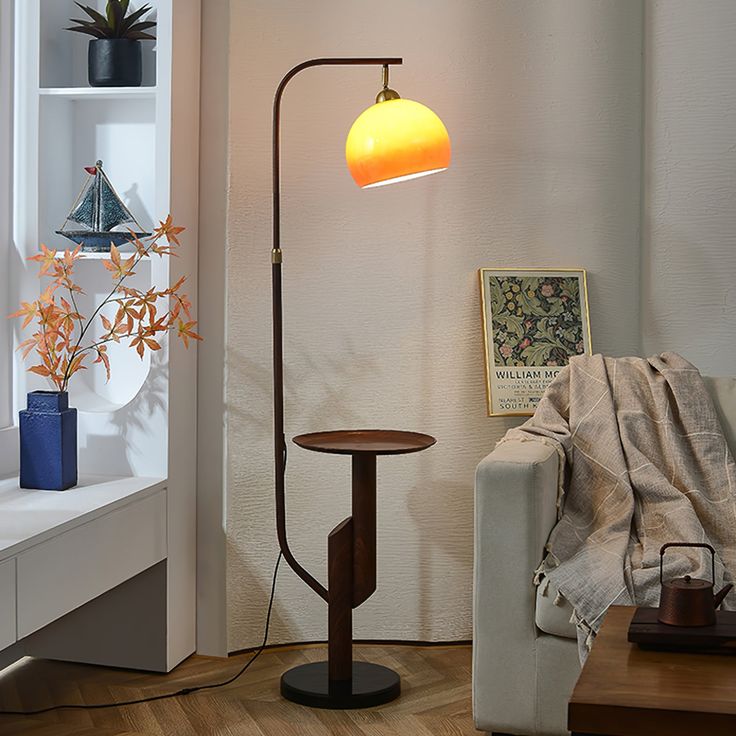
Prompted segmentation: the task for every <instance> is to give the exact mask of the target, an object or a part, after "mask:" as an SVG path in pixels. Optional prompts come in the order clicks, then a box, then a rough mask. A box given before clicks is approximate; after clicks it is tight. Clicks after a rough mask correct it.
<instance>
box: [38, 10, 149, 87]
mask: <svg viewBox="0 0 736 736" xmlns="http://www.w3.org/2000/svg"><path fill="white" fill-rule="evenodd" d="M82 4H83V5H89V6H90V7H91V8H94V9H95V10H98V11H100V12H101V13H102V14H103V15H104V14H105V6H106V4H107V3H106V0H85V1H84V2H83V3H82ZM151 4H152V5H153V6H154V8H153V10H152V11H151V12H150V13H149V14H148V15H147V16H146V20H149V19H150V20H156V19H157V10H156V7H155V5H156V3H151ZM142 5H143V3H141V2H131V3H130V8H131V11H132V10H136V9H137V8H139V7H141V6H142ZM71 18H84V19H86V18H87V16H86V14H85V13H83V12H82V11H81V10H80V9H79V8H78V7H77V6H76V5H74V3H73V2H71V0H45V2H44V3H43V4H42V6H41V23H40V34H41V36H40V47H41V48H40V51H41V55H40V68H39V77H40V78H39V80H38V84H39V87H87V88H89V81H88V79H87V48H88V47H89V42H90V41H91V40H93V39H92V37H91V36H87V35H86V34H82V33H74V32H71V31H66V30H64V29H65V28H68V27H69V26H70V25H71V24H70V22H69V21H70V20H71ZM154 35H155V29H154ZM142 46H143V82H142V86H143V87H153V86H155V85H156V41H143V43H142ZM97 89H100V88H97ZM105 89H115V88H114V87H107V88H105Z"/></svg>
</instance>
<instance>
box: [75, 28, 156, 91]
mask: <svg viewBox="0 0 736 736" xmlns="http://www.w3.org/2000/svg"><path fill="white" fill-rule="evenodd" d="M87 59H88V63H89V83H90V85H91V86H92V87H140V86H141V79H142V77H143V61H142V59H143V55H142V53H141V42H140V41H136V40H133V39H128V38H98V39H96V40H94V41H90V42H89V51H88V54H87Z"/></svg>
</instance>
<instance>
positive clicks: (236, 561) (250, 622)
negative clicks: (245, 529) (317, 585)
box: [226, 536, 299, 654]
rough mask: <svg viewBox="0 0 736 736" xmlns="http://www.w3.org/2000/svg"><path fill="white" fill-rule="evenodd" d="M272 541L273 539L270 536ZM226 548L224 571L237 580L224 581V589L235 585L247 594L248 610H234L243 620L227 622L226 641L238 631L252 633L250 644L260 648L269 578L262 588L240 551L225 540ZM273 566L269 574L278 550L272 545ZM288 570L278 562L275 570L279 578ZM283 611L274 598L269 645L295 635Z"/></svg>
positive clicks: (296, 629)
mask: <svg viewBox="0 0 736 736" xmlns="http://www.w3.org/2000/svg"><path fill="white" fill-rule="evenodd" d="M274 539H275V536H274ZM226 544H227V559H228V570H230V571H233V570H235V571H237V575H238V578H237V580H233V581H228V587H230V584H231V583H232V585H237V586H238V587H241V588H246V589H247V590H248V596H247V600H248V601H249V606H248V608H245V609H244V608H240V607H238V608H237V609H236V610H238V612H239V613H240V614H241V616H243V618H242V619H239V618H234V619H232V620H230V621H229V622H228V630H229V636H228V639H230V638H231V637H232V636H237V633H236V632H238V631H247V632H250V631H254V632H255V634H254V636H253V639H254V641H255V640H257V644H258V645H260V644H261V642H262V641H263V634H264V633H265V630H266V613H267V606H268V599H269V596H270V595H271V587H270V586H271V577H270V576H269V578H268V581H267V583H266V584H264V581H265V578H264V579H263V580H262V579H261V578H260V577H259V576H258V574H257V571H255V570H254V568H253V567H251V566H250V565H249V564H248V560H247V558H246V556H245V554H244V551H243V550H241V549H239V548H238V546H237V544H234V543H233V541H232V540H231V539H227V540H226ZM273 550H274V551H273V566H272V567H271V573H273V567H274V566H275V565H276V558H277V556H278V547H276V546H275V545H274V548H273ZM289 572H290V571H289V566H288V565H287V564H286V562H284V561H283V560H281V565H280V566H279V578H280V577H281V576H283V575H285V574H289ZM278 590H279V581H278V579H277V581H276V591H277V592H278ZM287 610H288V609H287V607H286V606H284V605H282V604H281V603H280V602H279V599H278V595H276V596H275V597H274V603H273V609H272V611H271V623H270V626H269V641H282V640H283V639H284V636H285V635H286V638H288V634H289V633H291V632H294V631H298V629H299V627H298V625H297V623H296V621H295V619H293V618H291V617H289V616H288V615H287V613H286V611H287ZM227 646H228V650H230V641H228V643H227ZM236 651H238V650H234V651H228V654H234V653H236Z"/></svg>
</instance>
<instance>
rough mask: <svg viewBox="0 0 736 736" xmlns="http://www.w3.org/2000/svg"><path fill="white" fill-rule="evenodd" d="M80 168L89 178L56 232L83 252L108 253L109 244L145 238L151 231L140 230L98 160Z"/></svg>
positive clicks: (117, 244) (138, 224)
mask: <svg viewBox="0 0 736 736" xmlns="http://www.w3.org/2000/svg"><path fill="white" fill-rule="evenodd" d="M84 170H85V171H86V172H87V173H88V174H89V177H90V178H89V180H88V181H87V182H86V184H85V185H84V186H83V187H82V191H81V192H80V193H79V196H78V197H77V201H76V202H75V203H74V205H73V206H72V209H71V212H69V214H68V215H67V217H66V220H64V224H63V225H62V226H61V229H60V230H57V231H56V232H57V234H58V235H63V236H64V237H65V238H68V239H69V240H71V241H72V242H74V243H77V244H78V245H81V246H82V251H83V252H86V253H109V251H110V244H111V243H114V244H115V246H116V247H119V246H121V245H123V244H124V243H128V242H130V240H131V239H132V238H133V237H134V236H135V237H136V238H145V237H148V236H149V235H150V234H151V233H146V232H142V230H143V228H142V227H141V225H140V223H139V222H138V220H136V219H135V217H133V215H132V214H131V212H130V210H129V209H128V208H127V207H126V206H125V204H123V200H122V199H120V197H119V196H118V193H117V192H116V191H115V189H114V187H113V186H112V184H110V180H109V179H108V178H107V175H106V174H105V172H104V171H103V170H102V161H97V162H96V163H95V165H94V166H85V167H84ZM72 223H73V224H72ZM68 225H69V227H67V226H68ZM131 230H132V231H133V232H132V233H131Z"/></svg>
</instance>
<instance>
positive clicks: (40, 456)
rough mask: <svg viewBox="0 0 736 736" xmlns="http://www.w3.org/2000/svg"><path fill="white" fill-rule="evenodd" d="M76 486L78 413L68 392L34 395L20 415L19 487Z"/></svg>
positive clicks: (30, 395) (59, 488)
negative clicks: (70, 404)
mask: <svg viewBox="0 0 736 736" xmlns="http://www.w3.org/2000/svg"><path fill="white" fill-rule="evenodd" d="M75 485H77V410H76V409H70V408H69V395H68V394H67V392H66V391H31V392H30V393H29V394H28V396H27V400H26V408H25V409H22V410H21V411H20V487H21V488H35V489H39V490H44V491H64V490H66V489H67V488H71V487H72V486H75Z"/></svg>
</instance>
